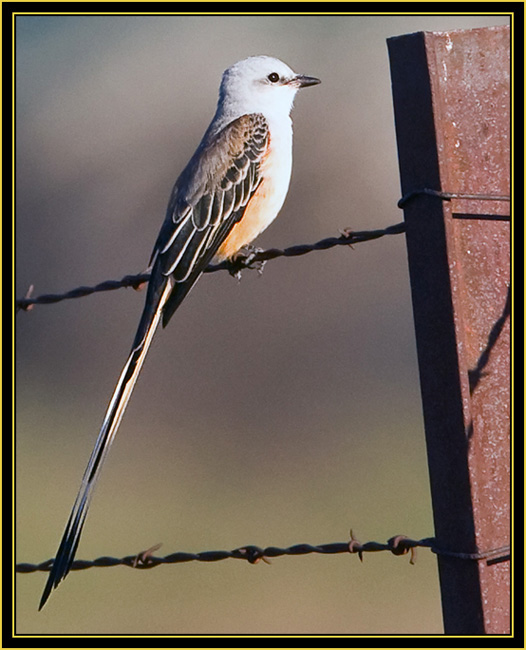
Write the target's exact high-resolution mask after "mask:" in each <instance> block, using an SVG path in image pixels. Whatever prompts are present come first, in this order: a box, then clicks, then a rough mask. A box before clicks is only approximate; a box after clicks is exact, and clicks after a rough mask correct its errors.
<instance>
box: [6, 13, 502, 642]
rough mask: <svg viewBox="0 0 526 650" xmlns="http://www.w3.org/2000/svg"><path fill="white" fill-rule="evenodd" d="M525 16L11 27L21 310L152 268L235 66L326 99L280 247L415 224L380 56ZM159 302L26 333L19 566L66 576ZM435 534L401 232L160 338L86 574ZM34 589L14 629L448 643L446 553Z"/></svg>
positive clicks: (147, 575)
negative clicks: (99, 462)
mask: <svg viewBox="0 0 526 650" xmlns="http://www.w3.org/2000/svg"><path fill="white" fill-rule="evenodd" d="M507 22H508V17H507V16H465V15H464V16H396V15H395V16H74V15H71V16H58V15H57V16H18V17H17V18H16V138H17V148H16V165H17V166H16V189H17V195H16V196H17V211H16V254H17V277H16V287H17V296H19V297H21V296H23V295H24V294H25V293H26V291H27V288H28V286H29V285H30V284H34V285H35V290H34V294H35V295H38V294H41V293H51V292H53V293H54V292H57V293H58V292H62V291H66V290H69V289H72V288H75V287H77V286H79V285H92V284H96V283H98V282H101V281H103V280H107V279H119V278H121V277H122V276H124V275H126V274H129V273H139V272H141V271H142V270H143V269H144V268H145V267H146V265H147V262H148V259H149V256H150V252H151V249H152V246H153V244H154V241H155V238H156V236H157V232H158V230H159V227H160V225H161V222H162V220H163V218H164V214H165V209H166V204H167V201H168V197H169V194H170V191H171V188H172V184H173V182H174V180H175V179H176V177H177V175H178V174H179V172H180V171H181V170H182V168H183V167H184V165H185V164H186V162H187V160H188V159H189V157H190V156H191V155H192V153H193V151H194V149H195V147H196V146H197V144H198V143H199V140H200V138H201V136H202V134H203V132H204V130H205V128H206V127H207V125H208V123H209V121H210V118H211V117H212V115H213V113H214V111H215V105H216V101H217V89H218V86H219V81H220V77H221V73H222V71H223V70H224V69H225V68H226V67H228V66H229V65H231V64H232V63H234V62H235V61H237V60H239V59H242V58H244V57H246V56H249V55H252V54H270V55H273V56H276V57H278V58H280V59H282V60H284V61H285V62H286V63H288V64H289V65H290V66H291V67H292V68H293V69H294V70H295V71H296V72H300V73H305V74H310V75H314V76H317V77H319V78H320V79H321V80H322V85H321V86H316V87H314V88H308V89H306V90H303V91H301V92H300V93H299V94H298V96H297V99H296V102H295V104H296V105H295V107H294V110H293V120H294V132H295V142H294V168H293V175H292V182H291V186H290V191H289V194H288V198H287V201H286V203H285V206H284V208H283V209H282V212H281V214H280V217H279V218H278V220H277V221H276V222H275V223H274V224H273V225H272V226H271V227H270V228H269V229H268V230H267V231H266V232H265V233H264V234H263V235H262V236H261V237H260V238H259V239H258V240H257V242H256V243H257V245H258V246H260V247H263V248H266V247H278V248H284V247H286V246H290V245H293V244H303V243H311V242H315V241H317V240H319V239H321V238H324V237H329V236H338V234H339V231H340V230H341V229H344V228H347V227H351V228H353V229H355V230H368V229H375V228H383V227H386V226H388V225H391V224H394V223H398V222H399V221H401V220H402V213H401V212H400V211H399V210H398V209H397V207H396V202H397V200H398V198H399V195H400V189H399V178H398V163H397V154H396V142H395V132H394V122H393V114H392V100H391V88H390V76H389V65H388V56H387V47H386V42H385V41H386V38H388V37H390V36H396V35H400V34H404V33H409V32H414V31H420V30H429V31H444V30H453V29H468V28H472V27H481V26H488V25H501V24H506V23H507ZM144 295H145V294H144V292H136V291H134V290H132V289H127V290H119V291H115V292H111V293H105V294H97V295H95V296H90V297H87V298H83V299H81V300H78V301H67V302H63V303H60V304H58V305H55V306H37V307H35V308H34V310H33V311H32V312H31V313H27V314H26V313H23V312H22V313H20V314H19V315H18V317H17V319H16V326H17V337H16V343H17V366H16V388H17V400H16V406H17V428H16V544H17V556H16V560H17V562H41V561H44V560H46V559H48V558H51V557H54V555H55V551H56V549H57V545H58V542H59V540H60V537H61V535H62V531H63V528H64V526H65V523H66V520H67V517H68V515H69V512H70V509H71V506H72V505H73V501H74V498H75V495H76V493H77V489H78V487H79V484H80V480H81V477H82V473H83V471H84V468H85V465H86V463H87V460H88V457H89V454H90V452H91V449H92V447H93V444H94V441H95V438H96V436H97V433H98V430H99V427H100V424H101V421H102V417H103V414H104V411H105V409H106V406H107V402H108V400H109V398H110V395H111V393H112V390H113V388H114V384H115V382H116V379H117V377H118V375H119V374H120V371H121V368H122V365H123V363H124V361H125V359H126V356H127V353H128V351H129V346H130V344H131V341H132V338H133V335H134V333H135V327H136V325H137V322H138V318H139V315H140V312H141V309H142V305H143V301H144ZM351 527H352V529H353V532H354V534H355V535H356V537H358V539H360V540H361V541H362V542H365V541H370V540H377V541H386V540H387V539H388V538H389V537H391V536H393V535H395V534H399V533H403V534H406V535H409V536H410V537H413V538H415V539H419V538H420V537H426V536H431V535H433V523H432V512H431V503H430V494H429V487H428V472H427V462H426V453H425V443H424V431H423V423H422V415H421V406H420V394H419V385H418V370H417V363H416V350H415V342H414V330H413V321H412V312H411V302H410V289H409V281H408V272H407V263H406V249H405V241H404V237H403V235H397V236H393V237H385V238H383V239H381V240H379V241H375V242H369V243H362V244H358V245H356V246H355V247H354V249H350V248H347V247H339V248H337V249H332V250H330V251H324V252H315V253H311V254H309V255H306V256H304V257H301V258H295V259H288V260H285V259H279V260H275V261H273V262H269V263H268V264H267V265H266V267H265V270H264V273H263V275H262V276H259V275H258V274H257V273H256V272H253V271H252V272H250V271H245V272H244V273H243V277H242V280H241V282H237V281H236V280H235V279H233V278H232V277H230V276H229V275H228V273H226V272H219V273H214V274H209V275H206V276H205V277H203V278H202V279H201V280H200V282H199V283H198V285H197V286H196V288H195V289H194V291H193V292H192V294H191V295H190V296H189V298H188V299H187V300H186V301H185V302H184V304H183V306H182V307H181V308H180V310H179V311H178V312H177V315H176V316H175V317H174V319H173V320H172V321H171V322H170V325H169V327H168V328H167V329H166V330H162V331H159V333H158V335H157V337H156V339H155V341H154V344H153V347H152V349H151V351H150V353H149V356H148V358H147V361H146V364H145V367H144V369H143V371H142V374H141V377H140V379H139V382H138V384H137V387H136V389H135V393H134V395H133V397H132V400H131V402H130V405H129V408H128V411H127V414H126V416H125V418H124V420H123V423H122V426H121V430H120V433H119V436H118V437H117V440H116V442H115V444H114V445H113V448H112V452H111V454H110V455H109V458H108V461H107V463H106V466H105V468H104V471H103V473H102V478H101V481H100V484H99V486H98V489H97V491H96V494H95V498H94V500H93V503H92V506H91V511H90V515H89V517H88V521H87V524H86V527H85V530H84V534H83V537H82V541H81V544H80V547H79V551H78V554H77V557H78V558H79V559H81V558H82V559H93V558H96V557H99V556H102V555H110V556H116V557H121V556H124V555H132V554H135V553H138V552H139V551H141V550H144V549H146V548H148V547H150V546H152V545H153V544H155V543H157V542H163V547H162V548H161V549H160V550H159V551H157V553H156V554H158V555H165V554H169V553H172V552H175V551H189V552H200V551H206V550H219V549H227V550H231V549H234V548H237V547H239V546H243V545H247V544H255V545H258V546H261V547H265V546H290V545H292V544H297V543H310V544H320V543H329V542H337V541H340V542H341V541H346V540H347V539H348V534H349V529H350V528H351ZM45 580H46V574H42V573H40V574H30V575H20V576H18V577H17V589H16V612H17V618H16V632H17V633H18V634H440V633H442V622H441V611H440V595H439V587H438V579H437V571H436V558H435V556H433V555H432V554H431V553H430V552H429V551H427V550H421V551H420V552H419V554H418V560H417V563H416V565H415V566H411V565H409V562H408V559H407V558H406V557H403V558H396V557H394V556H392V555H391V554H388V553H380V554H375V555H371V554H367V555H365V557H364V562H363V564H361V563H360V561H359V559H358V557H357V556H356V555H352V556H346V555H335V556H316V555H309V556H305V557H283V558H277V559H274V560H273V561H272V564H271V565H270V566H269V565H266V564H264V563H261V562H260V563H258V564H256V565H249V564H248V563H246V562H241V561H236V560H226V561H223V562H219V563H214V564H206V563H197V562H192V563H188V564H180V565H171V566H164V567H158V568H156V569H153V570H151V571H132V570H130V569H128V568H125V567H117V568H112V569H90V570H88V571H83V572H74V573H72V574H70V576H69V577H68V579H67V581H66V582H65V583H64V584H63V585H61V587H60V588H59V589H58V590H57V591H55V592H54V593H53V595H52V597H51V599H50V600H49V602H48V604H47V605H46V607H45V608H44V610H43V611H42V612H41V613H38V612H37V607H38V603H39V599H40V595H41V592H42V589H43V586H44V583H45Z"/></svg>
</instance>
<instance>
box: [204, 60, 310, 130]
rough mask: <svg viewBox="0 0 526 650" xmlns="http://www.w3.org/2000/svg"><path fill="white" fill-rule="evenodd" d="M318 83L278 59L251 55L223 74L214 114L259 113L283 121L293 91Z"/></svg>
mask: <svg viewBox="0 0 526 650" xmlns="http://www.w3.org/2000/svg"><path fill="white" fill-rule="evenodd" d="M319 83H320V80H319V79H316V77H308V76H306V75H301V74H296V73H295V72H294V71H293V70H291V69H290V68H289V66H288V65H287V64H286V63H283V61H280V60H279V59H275V58H273V57H271V56H251V57H249V58H248V59H243V60H242V61H238V62H237V63H234V65H232V66H230V68H227V70H225V72H224V73H223V79H222V80H221V87H220V89H219V102H218V105H217V114H216V115H217V116H219V114H220V115H221V116H222V117H228V119H235V118H236V117H239V116H241V115H244V114H246V113H263V115H265V117H270V118H271V117H272V116H276V117H277V118H281V119H283V117H286V116H288V115H289V113H290V111H291V109H292V103H293V101H294V96H295V95H296V93H297V91H298V90H299V89H300V88H304V87H306V86H314V85H315V84H319Z"/></svg>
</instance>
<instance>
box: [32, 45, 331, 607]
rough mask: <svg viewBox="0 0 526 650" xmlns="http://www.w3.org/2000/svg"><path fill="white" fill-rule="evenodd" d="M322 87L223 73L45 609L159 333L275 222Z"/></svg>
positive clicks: (241, 65)
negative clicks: (310, 106) (297, 121)
mask: <svg viewBox="0 0 526 650" xmlns="http://www.w3.org/2000/svg"><path fill="white" fill-rule="evenodd" d="M318 83H320V82H319V80H318V79H316V78H315V77H307V76H305V75H298V74H295V73H294V72H293V71H292V70H291V69H290V68H289V66H288V65H286V64H285V63H283V62H282V61H279V60H278V59H274V58H272V57H269V56H253V57H249V58H248V59H244V60H243V61H239V62H238V63H235V64H234V65H233V66H231V67H230V68H228V69H227V70H225V72H224V73H223V78H222V80H221V86H220V88H219V101H218V103H217V110H216V113H215V115H214V117H213V119H212V122H211V123H210V126H209V127H208V129H207V130H206V132H205V135H204V136H203V139H202V141H201V143H200V145H199V147H198V148H197V150H196V152H195V154H194V155H193V156H192V158H191V159H190V161H189V163H188V165H187V166H186V167H185V169H184V170H183V172H182V173H181V175H180V176H179V178H178V179H177V181H176V183H175V185H174V188H173V190H172V194H171V197H170V201H169V203H168V209H167V211H166V217H165V220H164V223H163V225H162V227H161V230H160V232H159V236H158V238H157V241H156V243H155V246H154V249H153V253H152V256H151V259H150V268H151V275H150V281H149V283H148V291H147V295H146V302H145V305H144V309H143V312H142V315H141V319H140V321H139V326H138V328H137V332H136V334H135V339H134V341H133V344H132V348H131V351H130V354H129V356H128V359H127V360H126V363H125V365H124V368H123V370H122V372H121V374H120V377H119V379H118V381H117V385H116V387H115V390H114V392H113V395H112V397H111V400H110V403H109V406H108V408H107V411H106V414H105V416H104V419H103V422H102V427H101V430H100V432H99V435H98V437H97V440H96V442H95V447H94V449H93V452H92V454H91V456H90V459H89V461H88V466H87V468H86V471H85V472H84V477H83V479H82V483H81V486H80V490H79V492H78V495H77V498H76V500H75V503H74V505H73V509H72V511H71V514H70V517H69V520H68V523H67V524H66V529H65V531H64V534H63V536H62V541H61V542H60V546H59V548H58V551H57V555H56V558H55V560H54V562H53V566H52V568H51V571H50V574H49V577H48V580H47V582H46V585H45V587H44V592H43V594H42V598H41V600H40V609H41V608H42V607H43V606H44V604H45V603H46V601H47V599H48V598H49V595H50V594H51V592H52V591H53V589H55V588H56V587H57V586H58V585H59V584H60V582H61V581H62V580H63V579H64V578H65V577H66V576H67V574H68V573H69V570H70V568H71V565H72V562H73V560H74V558H75V554H76V551H77V547H78V544H79V541H80V536H81V533H82V528H83V526H84V523H85V520H86V516H87V513H88V508H89V504H90V502H91V498H92V496H93V490H94V488H95V485H96V483H97V480H98V478H99V475H100V470H101V468H102V465H103V462H104V460H105V458H106V456H107V454H108V451H109V448H110V445H111V443H112V442H113V440H114V438H115V436H116V434H117V431H118V428H119V425H120V422H121V420H122V417H123V415H124V411H125V410H126V406H127V404H128V401H129V399H130V397H131V394H132V391H133V388H134V386H135V382H136V381H137V378H138V376H139V372H140V370H141V368H142V365H143V363H144V359H145V357H146V354H147V352H148V349H149V347H150V344H151V342H152V339H153V336H154V334H155V330H156V329H157V327H158V325H159V324H160V323H162V324H163V326H165V325H167V323H168V321H169V320H170V318H171V317H172V316H173V314H174V312H175V311H176V309H177V308H178V307H179V305H180V304H181V302H182V301H183V300H184V298H185V297H186V296H187V295H188V293H189V292H190V290H191V289H192V287H193V286H194V285H195V283H196V282H197V280H198V279H199V278H200V277H201V275H202V273H203V271H204V270H205V269H206V267H207V266H208V264H209V263H210V261H212V260H213V259H216V260H222V259H226V258H230V257H232V256H233V255H235V254H236V253H237V252H238V251H239V249H240V248H242V247H243V246H246V245H247V244H249V243H250V242H251V241H252V240H253V239H254V238H255V237H257V235H258V234H259V233H260V232H261V231H262V230H264V229H265V228H266V227H267V226H268V225H269V224H270V223H271V222H272V221H273V220H274V219H275V218H276V216H277V214H278V212H279V211H280V209H281V206H282V205H283V202H284V200H285V196H286V194H287V190H288V187H289V182H290V174H291V168H292V123H291V120H290V117H289V115H290V111H291V109H292V103H293V100H294V96H295V94H296V92H297V91H298V89H300V88H303V87H306V86H313V85H315V84H318Z"/></svg>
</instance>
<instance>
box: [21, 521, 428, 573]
mask: <svg viewBox="0 0 526 650" xmlns="http://www.w3.org/2000/svg"><path fill="white" fill-rule="evenodd" d="M433 542H434V539H433V538H432V537H430V538H426V539H421V540H414V539H410V538H409V537H406V536H405V535H396V536H394V537H391V538H390V539H389V540H387V543H385V544H382V543H380V542H367V543H365V544H362V543H360V542H359V541H358V540H357V539H356V538H355V537H354V536H353V534H352V531H351V539H350V541H348V542H333V543H330V544H320V545H317V546H313V545H311V544H295V545H294V546H289V547H287V548H279V547H277V546H268V547H267V548H261V547H259V546H241V547H240V548H236V549H234V550H233V551H204V552H202V553H185V552H177V553H172V554H170V555H167V556H165V557H155V556H154V555H153V553H154V552H155V551H157V550H158V549H159V548H160V547H161V544H156V545H155V546H152V547H151V548H149V549H148V550H146V551H142V552H141V553H138V554H137V555H128V556H126V557H122V558H115V557H106V556H104V557H99V558H97V559H96V560H75V561H74V562H73V564H72V565H71V570H73V571H79V570H82V569H91V568H92V567H110V566H119V565H123V566H127V567H131V568H134V569H152V568H154V567H156V566H159V565H161V564H178V563H180V562H191V561H197V562H217V561H218V560H226V559H228V558H233V559H236V560H246V561H247V562H249V563H250V564H256V563H257V562H259V561H260V560H263V561H264V562H267V563H268V562H269V558H273V557H279V556H282V555H308V554H310V553H321V554H326V555H334V554H336V553H357V554H358V556H359V558H360V560H362V561H363V553H374V552H378V551H390V552H391V553H393V554H394V555H406V554H407V553H411V559H410V563H411V564H414V562H415V551H416V548H417V547H419V546H423V547H432V546H433ZM52 565H53V559H50V560H46V561H45V562H41V563H40V564H28V563H21V564H17V565H16V567H15V568H16V572H17V573H34V572H36V571H50V569H51V567H52Z"/></svg>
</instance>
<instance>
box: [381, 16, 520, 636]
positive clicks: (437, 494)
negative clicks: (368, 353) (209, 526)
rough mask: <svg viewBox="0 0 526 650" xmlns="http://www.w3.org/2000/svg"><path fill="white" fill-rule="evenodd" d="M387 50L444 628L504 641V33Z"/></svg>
mask: <svg viewBox="0 0 526 650" xmlns="http://www.w3.org/2000/svg"><path fill="white" fill-rule="evenodd" d="M388 47H389V56H390V64H391V79H392V86H393V101H394V109H395V121H396V134H397V142H398V154H399V165H400V175H401V184H402V194H403V196H405V197H406V198H405V200H403V201H402V207H403V209H404V219H405V222H406V233H407V249H408V260H409V272H410V278H411V292H412V300H413V311H414V321H415V330H416V339H417V350H418V363H419V370H420V382H421V393H422V403H423V411H424V422H425V429H426V443H427V450H428V462H429V472H430V480H431V493H432V501H433V515H434V523H435V538H436V546H437V549H438V551H439V553H438V555H437V557H438V568H439V577H440V589H441V595H442V609H443V617H444V628H445V632H446V634H510V632H511V629H510V628H511V622H510V621H511V619H510V557H511V552H510V355H509V353H510V350H509V346H510V303H511V298H510V202H509V197H508V195H509V193H510V31H509V28H508V27H505V26H504V27H488V28H483V29H473V30H469V31H452V32H440V33H432V32H419V33H415V34H408V35H405V36H400V37H395V38H391V39H389V40H388ZM430 190H431V191H430ZM437 191H439V192H441V193H442V194H440V193H438V192H437Z"/></svg>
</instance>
